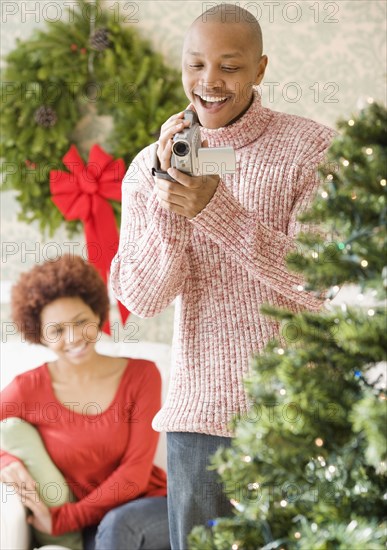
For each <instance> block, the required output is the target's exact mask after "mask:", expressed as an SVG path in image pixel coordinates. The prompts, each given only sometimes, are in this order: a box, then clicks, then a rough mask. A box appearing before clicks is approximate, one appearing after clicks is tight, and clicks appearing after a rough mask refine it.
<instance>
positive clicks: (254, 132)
mask: <svg viewBox="0 0 387 550" xmlns="http://www.w3.org/2000/svg"><path fill="white" fill-rule="evenodd" d="M271 117H272V111H271V110H270V109H266V108H264V107H262V105H261V96H260V94H259V92H258V90H256V89H255V90H254V98H253V101H252V103H251V105H250V107H249V108H248V109H247V111H246V112H245V113H244V114H243V115H242V116H241V117H240V118H238V119H237V120H236V121H235V122H233V123H232V124H230V125H228V126H223V127H221V128H214V129H210V128H204V127H201V129H200V132H201V137H202V140H205V139H207V140H208V146H209V147H225V146H231V147H234V149H240V148H241V147H245V146H246V145H248V144H249V143H251V142H253V141H255V140H256V139H257V138H258V137H259V136H260V135H261V134H262V133H263V132H264V131H265V129H266V127H267V125H268V124H269V122H270V119H271Z"/></svg>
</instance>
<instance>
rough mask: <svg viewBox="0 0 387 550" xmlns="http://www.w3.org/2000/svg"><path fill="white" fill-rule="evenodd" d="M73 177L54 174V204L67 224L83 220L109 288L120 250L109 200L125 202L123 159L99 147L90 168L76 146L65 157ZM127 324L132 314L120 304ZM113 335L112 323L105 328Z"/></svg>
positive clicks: (96, 263) (94, 258)
mask: <svg viewBox="0 0 387 550" xmlns="http://www.w3.org/2000/svg"><path fill="white" fill-rule="evenodd" d="M63 163H64V165H65V166H66V167H67V168H68V169H69V170H70V173H68V172H63V171H62V170H51V171H50V190H51V194H52V201H53V202H54V204H55V205H56V206H57V207H58V208H59V210H60V211H61V212H62V214H63V216H64V217H65V219H66V220H78V219H80V220H82V222H83V224H84V230H85V237H86V246H87V252H88V259H89V262H90V263H91V264H93V265H94V266H95V267H96V269H97V270H98V271H99V273H100V275H101V276H102V278H103V280H104V281H105V283H106V284H107V281H108V276H109V270H110V264H111V262H112V260H113V258H114V255H115V253H116V251H117V246H118V231H117V226H116V221H115V217H114V212H113V208H112V206H111V204H110V203H109V202H108V199H111V200H115V201H121V181H122V178H123V177H124V174H125V164H124V161H123V159H117V160H114V159H113V157H111V156H110V155H108V154H107V153H106V151H104V150H103V149H102V148H101V147H99V145H93V147H92V148H91V150H90V155H89V161H88V163H87V165H85V163H84V162H83V160H82V158H81V156H80V155H79V153H78V150H77V148H76V147H75V145H72V146H71V147H70V149H69V150H68V152H67V153H66V154H65V156H64V157H63ZM118 306H119V309H120V313H121V318H122V321H123V323H125V321H126V319H127V318H128V315H129V312H128V310H127V309H126V308H125V307H124V306H123V305H122V304H121V303H120V302H118ZM103 330H104V332H107V333H108V334H110V328H109V322H108V321H107V322H106V323H105V325H104V327H103Z"/></svg>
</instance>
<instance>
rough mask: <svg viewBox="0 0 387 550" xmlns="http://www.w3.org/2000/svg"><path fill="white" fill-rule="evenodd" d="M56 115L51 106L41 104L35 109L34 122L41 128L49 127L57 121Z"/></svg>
mask: <svg viewBox="0 0 387 550" xmlns="http://www.w3.org/2000/svg"><path fill="white" fill-rule="evenodd" d="M57 120H58V117H57V115H56V112H55V111H54V109H52V108H51V107H46V106H45V105H42V106H41V107H39V108H38V109H36V111H35V122H36V123H37V124H39V126H43V128H51V127H52V126H55V124H56V123H57Z"/></svg>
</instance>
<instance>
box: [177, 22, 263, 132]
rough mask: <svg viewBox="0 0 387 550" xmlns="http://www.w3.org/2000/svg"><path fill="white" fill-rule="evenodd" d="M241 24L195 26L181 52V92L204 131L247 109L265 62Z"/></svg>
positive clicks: (199, 24)
mask: <svg viewBox="0 0 387 550" xmlns="http://www.w3.org/2000/svg"><path fill="white" fill-rule="evenodd" d="M252 42H253V43H254V40H252V39H251V33H250V30H249V28H248V27H247V26H246V25H243V24H235V23H232V24H231V23H228V24H223V23H215V22H197V23H196V24H194V26H193V27H192V28H191V29H190V31H189V33H188V36H187V38H186V40H185V43H184V50H183V66H182V72H183V86H184V91H185V93H186V95H187V97H188V98H189V100H190V101H191V102H192V104H193V105H194V107H195V110H196V112H197V114H198V117H199V120H200V122H201V124H202V125H203V126H204V127H205V128H220V127H222V126H226V125H227V124H228V123H230V122H231V121H232V120H233V119H235V118H236V117H238V116H239V115H240V114H241V113H242V112H243V111H245V110H246V109H247V107H248V106H249V105H250V101H251V97H252V87H253V85H254V84H259V83H260V82H261V80H262V78H263V75H264V71H265V67H266V63H267V58H266V56H262V57H261V58H260V57H259V52H258V50H257V49H256V48H255V47H253V46H252Z"/></svg>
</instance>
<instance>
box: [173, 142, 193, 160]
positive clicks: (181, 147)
mask: <svg viewBox="0 0 387 550" xmlns="http://www.w3.org/2000/svg"><path fill="white" fill-rule="evenodd" d="M172 149H173V152H174V153H175V155H177V156H178V157H185V156H186V155H188V153H189V144H188V143H186V142H185V141H176V142H175V143H174V144H173V146H172Z"/></svg>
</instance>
